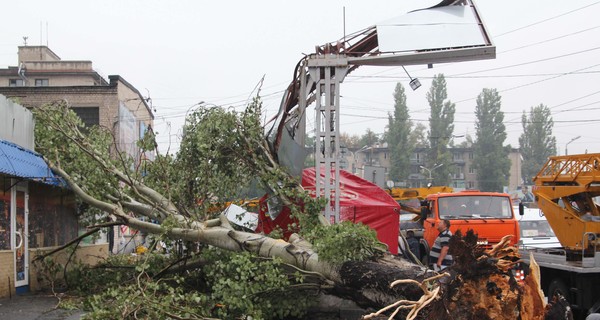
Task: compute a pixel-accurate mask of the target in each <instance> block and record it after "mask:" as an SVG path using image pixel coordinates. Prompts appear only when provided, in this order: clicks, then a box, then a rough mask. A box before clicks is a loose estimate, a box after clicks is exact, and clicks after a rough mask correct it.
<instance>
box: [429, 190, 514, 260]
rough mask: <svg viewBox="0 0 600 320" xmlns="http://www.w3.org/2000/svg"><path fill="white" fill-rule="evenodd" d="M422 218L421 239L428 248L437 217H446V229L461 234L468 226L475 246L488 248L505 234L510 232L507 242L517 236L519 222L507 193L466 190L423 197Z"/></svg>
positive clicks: (433, 239)
mask: <svg viewBox="0 0 600 320" xmlns="http://www.w3.org/2000/svg"><path fill="white" fill-rule="evenodd" d="M424 204H425V206H424V207H423V212H422V219H423V227H424V239H425V241H426V242H427V244H428V245H429V247H431V246H432V245H433V242H434V241H435V239H436V237H437V236H438V234H439V232H438V231H437V229H436V226H437V224H438V222H439V221H440V220H444V219H448V220H450V223H451V227H450V231H452V233H453V234H454V233H456V231H457V230H460V232H461V233H462V234H463V235H464V234H466V232H467V230H469V229H472V230H474V231H475V233H476V234H477V235H478V237H479V240H478V243H479V245H481V246H483V247H485V248H491V247H492V246H493V245H495V244H497V243H498V242H500V240H501V239H502V238H503V237H504V236H506V235H512V236H513V237H512V239H511V244H512V245H516V244H517V243H518V242H519V239H520V232H519V224H518V222H517V218H516V216H515V213H514V211H513V206H512V202H511V199H510V195H508V194H506V193H497V192H481V191H478V190H466V191H460V192H455V193H438V194H431V195H429V196H427V198H426V200H425V203H424Z"/></svg>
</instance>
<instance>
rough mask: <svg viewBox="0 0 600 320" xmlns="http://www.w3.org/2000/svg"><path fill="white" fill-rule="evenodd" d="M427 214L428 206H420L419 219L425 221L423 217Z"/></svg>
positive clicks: (425, 217)
mask: <svg viewBox="0 0 600 320" xmlns="http://www.w3.org/2000/svg"><path fill="white" fill-rule="evenodd" d="M428 215H429V207H427V206H422V207H421V221H425V219H427V216H428Z"/></svg>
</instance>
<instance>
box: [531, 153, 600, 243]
mask: <svg viewBox="0 0 600 320" xmlns="http://www.w3.org/2000/svg"><path fill="white" fill-rule="evenodd" d="M533 181H534V182H535V186H534V187H533V193H534V195H535V198H536V201H537V203H538V206H539V207H540V208H541V209H542V211H543V212H544V215H545V216H546V218H547V219H548V222H549V223H550V225H551V226H552V229H553V230H554V232H555V234H556V237H557V238H558V240H559V241H560V243H561V244H562V245H563V246H564V247H565V249H566V250H567V251H568V252H571V253H577V252H580V253H582V254H583V255H586V254H590V253H593V251H598V248H599V247H600V246H599V245H600V240H599V239H598V238H600V207H599V205H598V203H596V202H595V201H594V198H595V197H599V196H600V153H594V154H579V155H565V156H554V157H550V158H549V159H548V161H547V162H546V164H545V165H544V166H543V167H542V169H541V170H540V172H539V173H538V174H537V175H536V176H535V178H533Z"/></svg>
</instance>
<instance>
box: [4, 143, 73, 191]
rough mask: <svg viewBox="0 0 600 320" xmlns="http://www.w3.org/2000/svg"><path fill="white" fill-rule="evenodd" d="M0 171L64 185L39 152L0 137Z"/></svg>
mask: <svg viewBox="0 0 600 320" xmlns="http://www.w3.org/2000/svg"><path fill="white" fill-rule="evenodd" d="M0 173H3V174H6V175H9V176H12V177H18V178H24V179H27V180H32V181H37V182H41V183H45V184H50V185H54V186H62V187H64V186H66V183H65V182H64V180H62V179H61V178H60V177H59V176H57V175H55V174H54V172H52V170H50V168H49V167H48V165H47V164H46V162H45V161H44V159H43V158H42V156H41V155H40V154H39V153H36V152H34V151H31V150H28V149H25V148H23V147H21V146H19V145H16V144H14V143H11V142H8V141H5V140H1V139H0Z"/></svg>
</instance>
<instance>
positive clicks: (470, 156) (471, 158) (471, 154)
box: [469, 152, 473, 160]
mask: <svg viewBox="0 0 600 320" xmlns="http://www.w3.org/2000/svg"><path fill="white" fill-rule="evenodd" d="M469 160H473V152H469Z"/></svg>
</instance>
